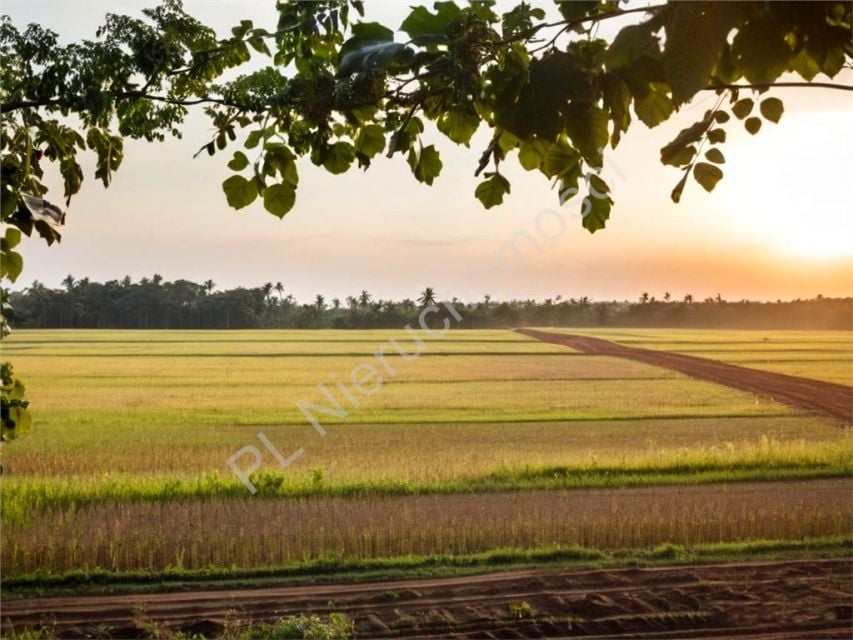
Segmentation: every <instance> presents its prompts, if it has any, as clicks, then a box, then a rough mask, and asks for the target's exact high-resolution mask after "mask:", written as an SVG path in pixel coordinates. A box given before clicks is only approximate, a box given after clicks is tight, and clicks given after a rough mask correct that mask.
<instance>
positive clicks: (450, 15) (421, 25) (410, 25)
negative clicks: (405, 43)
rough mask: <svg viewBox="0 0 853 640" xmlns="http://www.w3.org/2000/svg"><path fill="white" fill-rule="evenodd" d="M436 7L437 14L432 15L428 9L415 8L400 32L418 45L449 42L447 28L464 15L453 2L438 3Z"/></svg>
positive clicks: (401, 26)
mask: <svg viewBox="0 0 853 640" xmlns="http://www.w3.org/2000/svg"><path fill="white" fill-rule="evenodd" d="M434 6H435V9H436V12H435V13H430V12H429V10H427V8H426V7H415V8H414V9H413V10H412V12H411V13H410V14H409V15H408V16H407V17H406V19H405V20H403V24H401V25H400V31H403V32H404V33H406V34H408V36H409V37H410V38H411V39H412V42H414V43H415V44H417V45H429V44H443V43H447V42H449V41H450V38H448V36H447V28H448V26H450V24H451V23H452V22H455V21H456V20H458V19H459V18H460V17H461V15H462V11H461V10H460V9H459V7H457V6H456V4H454V3H453V2H436V3H435V5H434Z"/></svg>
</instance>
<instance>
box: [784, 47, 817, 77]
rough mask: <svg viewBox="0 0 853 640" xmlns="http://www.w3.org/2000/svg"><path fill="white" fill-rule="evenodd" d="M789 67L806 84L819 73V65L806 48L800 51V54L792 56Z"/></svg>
mask: <svg viewBox="0 0 853 640" xmlns="http://www.w3.org/2000/svg"><path fill="white" fill-rule="evenodd" d="M791 67H792V68H793V69H794V71H796V72H797V73H799V74H800V76H801V77H802V78H803V79H804V80H806V81H807V82H811V81H812V79H813V78H814V77H815V76H816V75H817V74H819V73H820V71H821V69H820V65H819V64H818V63H817V61H816V60H815V59H814V57H813V56H812V54H811V53H810V52H809V50H808V49H807V48H806V47H803V48H802V49H800V52H799V53H798V54H797V55H796V56H794V59H793V60H792V61H791Z"/></svg>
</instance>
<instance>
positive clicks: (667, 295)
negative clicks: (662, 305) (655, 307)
mask: <svg viewBox="0 0 853 640" xmlns="http://www.w3.org/2000/svg"><path fill="white" fill-rule="evenodd" d="M670 298H672V294H671V293H670V292H669V291H665V292H664V294H663V300H664V302H669V299H670Z"/></svg>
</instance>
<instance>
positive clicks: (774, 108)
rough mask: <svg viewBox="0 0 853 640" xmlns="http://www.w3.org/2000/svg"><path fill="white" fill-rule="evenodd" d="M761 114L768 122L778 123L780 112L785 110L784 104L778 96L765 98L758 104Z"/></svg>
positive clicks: (780, 116) (780, 117)
mask: <svg viewBox="0 0 853 640" xmlns="http://www.w3.org/2000/svg"><path fill="white" fill-rule="evenodd" d="M760 109H761V115H763V116H764V117H765V118H766V119H767V120H770V122H776V123H778V122H779V120H781V119H782V113H783V112H784V111H785V105H783V104H782V101H781V100H780V99H779V98H765V99H764V100H762V101H761V105H760Z"/></svg>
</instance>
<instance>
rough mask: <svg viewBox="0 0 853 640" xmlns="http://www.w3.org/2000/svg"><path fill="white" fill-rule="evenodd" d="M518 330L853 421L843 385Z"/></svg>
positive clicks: (849, 393)
mask: <svg viewBox="0 0 853 640" xmlns="http://www.w3.org/2000/svg"><path fill="white" fill-rule="evenodd" d="M517 331H518V332H519V333H522V334H524V335H526V336H530V337H531V338H536V339H537V340H542V341H543V342H550V343H553V344H559V345H563V346H566V347H570V348H572V349H575V350H577V351H581V352H583V353H595V354H598V355H605V356H615V357H617V358H628V359H630V360H636V361H638V362H643V363H645V364H651V365H655V366H658V367H665V368H667V369H672V370H674V371H678V372H679V373H683V374H685V375H688V376H690V377H691V378H698V379H700V380H707V381H709V382H716V383H717V384H724V385H726V386H729V387H734V388H735V389H741V390H742V391H751V392H752V393H757V394H760V395H763V396H768V397H770V398H772V399H773V400H776V401H777V402H784V403H785V404H788V405H791V406H793V407H797V408H798V409H805V410H806V411H810V412H812V413H817V414H820V415H824V416H829V417H830V418H835V419H836V420H841V421H843V422H845V423H850V422H853V387H848V386H845V385H843V384H834V383H832V382H824V381H821V380H812V379H810V378H799V377H797V376H788V375H784V374H782V373H773V372H772V371H761V370H759V369H749V368H747V367H739V366H737V365H734V364H728V363H725V362H718V361H716V360H709V359H707V358H698V357H696V356H688V355H684V354H682V353H673V352H671V351H656V350H653V349H641V348H638V347H627V346H624V345H621V344H617V343H615V342H611V341H609V340H602V339H601V338H592V337H589V336H578V335H569V334H561V333H551V332H548V331H538V330H536V329H517Z"/></svg>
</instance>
